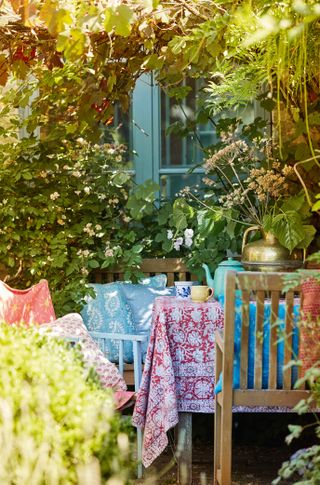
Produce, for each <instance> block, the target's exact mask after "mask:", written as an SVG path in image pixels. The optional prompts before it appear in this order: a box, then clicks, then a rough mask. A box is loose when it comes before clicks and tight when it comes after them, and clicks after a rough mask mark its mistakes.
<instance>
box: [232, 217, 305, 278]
mask: <svg viewBox="0 0 320 485" xmlns="http://www.w3.org/2000/svg"><path fill="white" fill-rule="evenodd" d="M251 231H260V232H261V233H262V235H263V239H260V240H258V241H253V242H251V243H247V237H248V234H249V233H250V232H251ZM241 262H242V264H243V266H244V268H245V270H247V271H275V272H277V271H295V270H296V269H298V268H301V267H302V266H303V262H304V258H303V252H302V250H299V249H294V250H293V251H292V252H291V253H290V251H289V249H287V248H285V247H284V246H282V245H281V244H280V243H279V241H278V240H277V238H276V237H275V236H274V235H273V234H272V233H271V232H264V231H263V230H262V229H261V227H260V226H252V227H249V228H248V229H247V230H246V231H245V232H244V235H243V241H242V256H241Z"/></svg>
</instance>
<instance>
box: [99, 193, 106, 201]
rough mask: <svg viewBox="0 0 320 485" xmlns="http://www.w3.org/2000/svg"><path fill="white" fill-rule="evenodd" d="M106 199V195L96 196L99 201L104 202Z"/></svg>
mask: <svg viewBox="0 0 320 485" xmlns="http://www.w3.org/2000/svg"><path fill="white" fill-rule="evenodd" d="M106 198H107V196H106V194H98V199H99V200H104V199H106Z"/></svg>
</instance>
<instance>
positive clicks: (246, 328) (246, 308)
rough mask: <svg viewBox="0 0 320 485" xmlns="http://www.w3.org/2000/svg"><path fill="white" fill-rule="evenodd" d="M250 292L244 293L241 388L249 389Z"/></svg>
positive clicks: (244, 291)
mask: <svg viewBox="0 0 320 485" xmlns="http://www.w3.org/2000/svg"><path fill="white" fill-rule="evenodd" d="M249 314H250V292H249V291H246V290H243V291H242V328H241V354H240V388H241V389H246V388H247V387H248V345H249Z"/></svg>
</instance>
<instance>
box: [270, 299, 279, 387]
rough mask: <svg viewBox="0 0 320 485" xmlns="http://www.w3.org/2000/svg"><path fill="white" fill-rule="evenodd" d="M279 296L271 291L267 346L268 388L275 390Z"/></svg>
mask: <svg viewBox="0 0 320 485" xmlns="http://www.w3.org/2000/svg"><path fill="white" fill-rule="evenodd" d="M279 300H280V294H279V292H278V291H271V308H270V312H271V315H270V345H269V388H270V389H276V388H277V342H278V331H277V330H278V314H279Z"/></svg>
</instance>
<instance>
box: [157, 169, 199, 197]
mask: <svg viewBox="0 0 320 485" xmlns="http://www.w3.org/2000/svg"><path fill="white" fill-rule="evenodd" d="M202 178H203V174H202V173H192V174H188V173H179V174H174V175H173V174H163V175H161V177H160V193H161V198H162V199H174V198H175V197H176V194H177V193H178V192H179V191H180V190H181V189H183V188H184V187H186V186H188V185H190V186H194V185H196V184H198V185H201V183H202Z"/></svg>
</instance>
